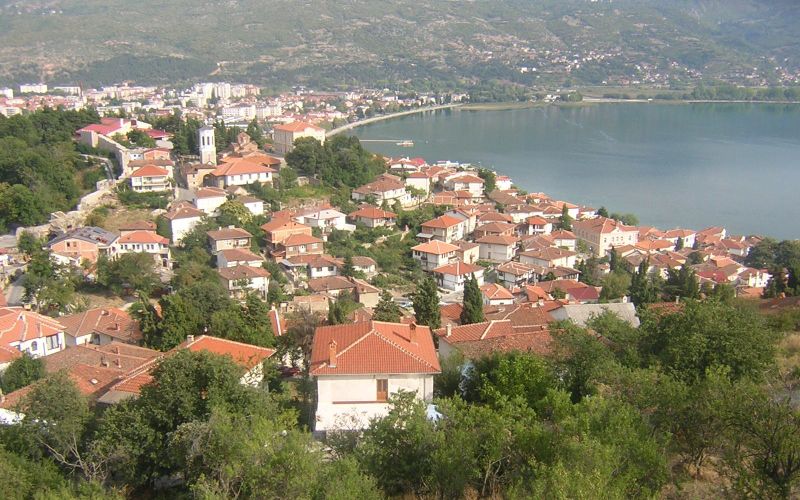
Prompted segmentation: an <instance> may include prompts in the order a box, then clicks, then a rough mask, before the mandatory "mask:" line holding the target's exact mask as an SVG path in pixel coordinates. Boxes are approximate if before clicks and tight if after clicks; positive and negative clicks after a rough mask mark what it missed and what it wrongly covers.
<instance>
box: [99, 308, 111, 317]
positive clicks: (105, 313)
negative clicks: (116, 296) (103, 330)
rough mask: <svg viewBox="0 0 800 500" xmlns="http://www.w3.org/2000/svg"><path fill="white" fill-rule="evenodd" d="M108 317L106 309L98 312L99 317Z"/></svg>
mask: <svg viewBox="0 0 800 500" xmlns="http://www.w3.org/2000/svg"><path fill="white" fill-rule="evenodd" d="M108 315H109V312H108V309H102V310H100V316H108Z"/></svg>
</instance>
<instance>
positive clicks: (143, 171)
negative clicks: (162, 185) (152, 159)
mask: <svg viewBox="0 0 800 500" xmlns="http://www.w3.org/2000/svg"><path fill="white" fill-rule="evenodd" d="M167 175H169V172H168V171H167V169H166V168H161V167H158V166H156V165H145V166H144V167H142V168H140V169H138V170H136V171H135V172H133V173H132V174H131V177H157V176H167Z"/></svg>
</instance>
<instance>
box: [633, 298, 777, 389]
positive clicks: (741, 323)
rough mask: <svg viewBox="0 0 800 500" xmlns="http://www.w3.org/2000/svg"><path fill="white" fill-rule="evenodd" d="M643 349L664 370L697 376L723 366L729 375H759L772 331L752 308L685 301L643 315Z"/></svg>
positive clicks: (767, 359)
mask: <svg viewBox="0 0 800 500" xmlns="http://www.w3.org/2000/svg"><path fill="white" fill-rule="evenodd" d="M642 329H643V331H644V338H643V351H644V352H645V353H647V354H648V355H649V356H651V357H652V360H653V361H657V362H659V363H661V366H662V367H663V368H664V370H665V371H666V372H667V373H670V374H672V375H674V376H675V377H676V378H678V379H680V380H684V381H688V382H691V381H695V380H700V379H702V378H703V377H704V376H705V374H706V371H707V370H709V369H711V368H714V367H717V366H724V367H728V368H729V369H730V376H731V378H732V379H733V380H738V379H740V378H743V377H748V378H753V379H756V380H757V379H760V378H761V377H763V376H764V374H765V372H766V370H767V369H769V368H770V367H771V366H772V365H773V363H774V356H775V342H776V334H775V332H773V331H772V329H770V328H769V326H768V325H767V324H766V323H765V322H764V319H763V318H761V317H760V316H759V315H758V314H757V313H756V312H754V311H751V310H747V309H743V308H738V307H735V306H734V305H731V304H726V303H724V302H719V301H715V300H712V301H706V302H697V301H688V302H686V303H685V304H684V307H683V310H682V311H680V312H676V313H673V314H664V315H660V316H659V315H653V314H650V315H647V314H646V315H644V317H643V324H642Z"/></svg>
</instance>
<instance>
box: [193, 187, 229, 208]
mask: <svg viewBox="0 0 800 500" xmlns="http://www.w3.org/2000/svg"><path fill="white" fill-rule="evenodd" d="M193 201H194V206H195V207H197V208H198V209H200V210H202V211H203V212H204V213H206V214H207V215H214V214H216V213H217V209H218V208H219V207H221V206H222V204H223V203H225V202H226V201H228V193H227V192H225V190H224V189H222V188H218V187H202V188H200V189H198V190H197V191H195V192H194V200H193Z"/></svg>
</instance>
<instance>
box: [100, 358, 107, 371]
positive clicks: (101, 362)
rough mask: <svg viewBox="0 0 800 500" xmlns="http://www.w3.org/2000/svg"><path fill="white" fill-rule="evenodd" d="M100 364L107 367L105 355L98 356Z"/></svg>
mask: <svg viewBox="0 0 800 500" xmlns="http://www.w3.org/2000/svg"><path fill="white" fill-rule="evenodd" d="M100 366H102V367H104V368H108V360H107V359H106V357H105V356H102V357H101V358H100Z"/></svg>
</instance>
